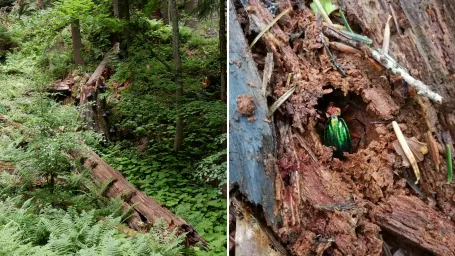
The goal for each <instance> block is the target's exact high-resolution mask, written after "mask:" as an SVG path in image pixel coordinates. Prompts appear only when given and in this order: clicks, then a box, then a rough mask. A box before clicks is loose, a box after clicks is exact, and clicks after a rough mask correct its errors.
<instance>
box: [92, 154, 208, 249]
mask: <svg viewBox="0 0 455 256" xmlns="http://www.w3.org/2000/svg"><path fill="white" fill-rule="evenodd" d="M84 166H85V167H86V168H89V169H91V173H92V175H93V177H94V178H95V180H96V181H97V182H98V183H99V184H105V183H106V182H108V183H109V186H108V188H107V190H106V192H105V195H106V196H107V197H109V198H117V197H121V198H122V199H123V201H124V204H123V208H124V209H123V210H127V209H132V210H133V211H132V216H131V218H129V219H128V220H127V222H128V226H130V227H131V228H132V229H134V230H138V231H146V230H148V228H149V225H150V224H152V223H156V222H157V221H158V220H160V219H164V220H165V221H166V222H167V223H168V224H169V228H170V229H171V230H172V229H174V228H178V230H179V232H180V233H187V239H186V241H187V243H188V244H189V245H194V244H196V243H197V242H201V243H202V244H204V245H205V246H207V243H206V242H205V240H204V239H203V238H202V237H200V236H199V234H198V233H197V232H196V230H194V228H193V227H192V226H191V225H189V224H188V223H186V222H185V220H183V219H182V218H180V217H178V216H175V215H174V214H173V213H172V212H171V211H169V209H167V208H165V207H163V206H161V205H160V204H159V203H158V202H157V201H155V200H154V199H153V198H150V197H148V196H147V195H145V194H144V193H143V192H142V191H140V190H137V189H136V188H135V187H134V186H133V185H132V184H131V183H129V182H128V181H127V180H126V179H125V178H124V177H123V175H122V174H121V173H120V172H118V171H116V170H115V169H113V168H112V167H110V166H109V165H108V164H107V163H106V162H104V161H103V160H102V159H101V158H100V157H99V156H98V155H97V154H96V153H94V152H90V153H89V155H88V158H87V159H86V160H85V161H84Z"/></svg>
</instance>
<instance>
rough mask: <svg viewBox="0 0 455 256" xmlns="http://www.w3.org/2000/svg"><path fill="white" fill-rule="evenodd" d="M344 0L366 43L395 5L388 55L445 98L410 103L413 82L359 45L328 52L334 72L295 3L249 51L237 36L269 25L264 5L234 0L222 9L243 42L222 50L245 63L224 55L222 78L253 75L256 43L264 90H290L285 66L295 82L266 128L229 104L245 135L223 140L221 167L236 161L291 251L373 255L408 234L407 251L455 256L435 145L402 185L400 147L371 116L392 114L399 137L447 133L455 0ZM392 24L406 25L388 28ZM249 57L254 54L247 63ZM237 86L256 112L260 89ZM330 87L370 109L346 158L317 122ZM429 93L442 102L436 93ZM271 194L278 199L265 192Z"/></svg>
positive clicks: (238, 175) (400, 246) (249, 192)
mask: <svg viewBox="0 0 455 256" xmlns="http://www.w3.org/2000/svg"><path fill="white" fill-rule="evenodd" d="M278 2H279V3H280V6H284V8H286V7H287V6H288V1H287V0H280V1H278ZM344 3H345V8H344V10H345V14H346V16H347V18H348V21H349V22H350V23H352V24H353V25H354V26H353V28H355V29H354V30H356V32H358V33H360V34H364V35H367V36H368V37H370V38H371V39H372V40H373V46H375V47H378V46H379V45H380V43H381V42H383V36H384V25H385V24H386V21H387V18H388V15H389V14H390V9H391V8H393V9H394V14H393V15H392V16H393V18H394V20H396V23H398V24H396V26H390V30H391V31H390V48H389V52H390V56H393V57H394V59H396V60H397V62H398V63H400V65H401V66H403V68H404V69H405V70H408V71H409V76H411V75H412V77H413V78H418V79H419V80H420V81H422V83H425V84H428V85H431V86H430V87H429V88H430V89H431V91H434V92H435V93H436V94H438V95H440V96H442V97H443V98H444V101H443V103H442V105H439V104H432V103H431V102H430V101H427V102H426V104H425V107H422V106H421V104H419V103H418V100H417V102H415V100H416V99H418V97H417V98H416V97H415V95H416V91H415V90H413V89H412V88H411V87H407V84H406V83H405V82H403V79H400V78H398V79H397V78H395V76H393V75H392V74H391V73H390V72H388V71H387V70H385V69H375V68H374V66H371V65H370V63H369V62H368V60H367V59H366V58H364V56H359V55H358V54H352V53H347V52H345V51H338V52H336V56H337V61H338V62H339V65H340V66H341V67H343V69H344V70H345V71H346V74H347V77H346V78H342V77H341V75H340V74H339V73H338V72H337V70H336V69H335V67H334V66H333V65H332V63H331V60H330V58H329V56H328V55H327V54H326V52H325V51H321V49H322V48H323V47H324V46H323V45H322V44H321V42H320V40H319V39H318V35H319V33H320V32H321V27H318V24H317V21H316V18H315V16H314V14H313V13H312V12H311V10H309V9H307V8H306V7H305V6H303V5H302V6H299V8H294V9H293V10H292V11H291V12H289V13H288V14H286V15H284V16H283V17H281V19H280V20H279V21H278V22H277V24H275V25H274V26H273V27H271V28H270V30H269V33H266V34H264V36H263V37H262V38H261V40H260V42H259V43H258V44H256V45H255V46H254V47H253V48H252V51H253V52H254V54H253V55H252V54H251V53H250V52H249V51H245V50H244V48H242V47H240V46H242V42H243V41H242V40H244V39H245V37H248V36H249V35H251V34H257V33H259V32H260V31H261V29H260V28H261V27H263V26H264V24H270V21H272V20H273V15H272V14H271V13H270V12H269V10H268V9H267V8H266V7H265V6H264V5H263V4H262V2H261V1H259V0H250V1H248V2H246V1H242V3H241V4H240V3H238V5H237V6H241V5H243V8H238V9H237V11H238V13H237V14H236V13H232V12H234V11H235V10H233V9H231V10H230V16H231V17H230V38H231V41H232V40H234V41H235V42H240V43H237V44H235V45H234V44H231V45H230V53H231V56H236V57H235V59H232V57H231V60H230V61H231V63H237V64H238V63H239V62H241V63H242V68H239V65H231V69H230V70H231V71H230V72H231V73H230V77H231V84H242V82H241V81H242V80H243V81H251V80H252V79H251V75H250V74H253V77H254V74H255V73H257V72H258V71H257V68H258V67H259V69H262V66H263V65H262V64H263V63H264V59H265V58H266V56H265V54H266V53H268V52H272V53H273V60H274V70H273V72H272V77H271V79H270V81H271V82H270V85H271V86H272V89H271V91H270V92H271V95H270V97H272V98H273V100H274V101H276V100H277V99H279V98H280V97H281V96H282V95H283V94H284V93H285V92H286V91H287V90H288V89H289V87H288V86H287V79H286V78H287V74H290V73H292V74H294V75H293V79H292V82H291V84H290V86H296V87H295V88H296V89H295V92H294V93H293V94H292V95H291V96H290V97H289V98H288V99H287V100H286V101H285V103H283V104H282V105H281V106H280V107H279V108H278V109H277V111H275V114H274V117H273V119H272V118H269V119H268V120H273V122H271V124H272V129H271V131H272V135H270V134H269V132H270V130H269V129H270V127H268V126H265V127H263V128H264V129H257V126H248V125H247V124H248V123H247V122H245V123H244V122H243V121H244V120H242V117H239V114H238V113H236V111H235V108H232V107H231V108H230V109H234V111H232V112H231V113H230V116H231V117H233V118H232V119H231V120H230V127H231V133H232V131H234V132H237V135H236V136H239V135H238V134H239V133H242V136H240V138H242V139H243V140H240V139H237V140H236V142H235V143H232V144H230V155H231V156H235V157H234V158H232V159H230V167H232V166H235V167H237V168H235V171H232V169H231V173H230V174H231V175H230V177H231V182H234V183H236V185H237V186H238V187H239V191H240V192H241V193H242V194H243V195H245V198H247V200H249V201H250V202H253V203H255V204H258V205H260V206H261V207H262V210H263V214H264V218H265V221H266V222H267V224H268V225H269V227H270V228H271V229H272V230H273V232H274V234H275V235H276V236H277V237H278V239H279V240H280V242H282V243H283V244H285V245H286V247H287V249H288V250H289V251H290V252H291V253H292V254H293V255H309V254H315V255H381V254H382V253H383V250H384V242H387V243H388V244H389V245H391V246H392V247H391V253H398V252H400V251H406V250H408V249H410V248H409V245H410V244H411V245H412V248H413V249H414V250H415V251H416V252H417V253H416V254H413V255H425V253H428V252H430V253H432V254H435V255H453V254H454V253H455V250H454V248H453V244H455V237H454V234H455V229H454V224H453V222H452V221H450V218H453V217H454V216H455V204H454V202H453V197H454V195H455V191H454V187H453V186H451V185H446V184H445V183H446V176H447V170H446V167H445V163H442V162H441V163H439V161H433V160H432V158H433V159H439V156H438V157H431V156H430V155H429V154H427V155H425V156H423V161H421V162H420V163H419V168H420V170H421V181H420V184H419V186H416V185H415V184H412V183H410V184H407V181H406V177H408V175H406V174H408V173H412V171H411V170H410V168H408V169H406V168H403V167H402V164H401V159H400V157H399V155H398V154H397V153H396V152H394V151H393V147H392V145H393V141H394V140H396V137H395V135H394V134H393V130H392V127H391V126H390V125H389V126H386V125H381V124H377V123H376V124H372V122H371V123H370V122H369V121H379V120H381V121H384V120H397V121H399V122H400V128H401V129H402V131H403V134H404V135H405V136H406V137H408V138H411V137H416V138H417V139H418V140H420V141H422V140H423V138H424V136H426V134H427V132H428V129H430V130H431V132H433V133H434V134H435V135H437V136H438V134H440V133H441V131H444V130H449V131H450V132H451V135H452V136H454V135H455V133H454V132H455V115H454V114H453V113H452V112H453V111H452V110H453V109H454V107H455V97H454V96H455V89H454V88H455V84H454V81H455V79H454V77H453V75H451V74H453V73H454V72H455V62H454V61H453V58H451V57H450V56H454V55H455V46H454V45H453V44H451V42H452V41H455V2H452V1H450V2H448V1H440V0H428V1H427V2H426V3H425V6H423V4H422V2H421V1H418V0H410V1H386V0H378V1H369V0H360V1H357V0H344ZM389 4H390V6H389ZM230 6H231V8H232V6H235V5H234V4H231V5H230ZM239 22H240V23H241V25H242V26H240V25H239ZM358 26H360V28H361V31H359V30H360V29H359V27H358ZM241 27H242V28H243V29H244V30H243V31H242V30H241V29H240V28H241ZM326 28H327V27H324V26H323V27H322V31H323V32H324V34H326V35H328V36H329V37H330V35H329V34H328V33H326V32H327V31H326V30H327V29H326ZM397 29H400V30H401V31H402V32H403V33H397V31H396V30H397ZM302 31H303V32H304V34H305V37H304V38H297V39H295V40H294V41H293V42H292V43H290V40H289V38H290V35H292V34H295V33H298V32H302ZM338 41H340V42H341V43H343V44H345V45H349V46H351V47H354V48H357V49H362V45H361V44H360V43H358V42H356V41H353V40H350V39H349V38H345V39H343V40H338ZM362 50H363V49H362ZM362 52H365V51H362ZM367 53H368V52H367ZM370 54H371V53H370ZM239 55H240V56H242V58H240V57H238V56H239ZM378 59H379V62H381V60H380V58H378ZM239 60H241V61H239ZM237 61H239V62H237ZM253 61H255V62H256V63H258V64H259V65H257V66H255V65H254V64H253V65H252V64H251V62H253ZM383 64H384V63H383ZM243 65H247V67H248V68H244V67H243ZM241 73H243V74H241ZM245 77H248V78H249V79H245ZM255 79H256V78H255ZM257 80H259V81H260V78H257ZM257 80H256V81H257ZM256 81H255V84H260V83H258V82H256ZM410 83H415V82H414V81H410ZM327 86H329V87H330V88H327ZM238 87H240V86H238ZM406 88H408V89H407V91H408V93H407V94H406V95H405V94H404V93H403V91H404V90H403V89H406ZM243 89H244V88H243V87H242V88H240V89H239V88H236V89H234V91H235V93H237V90H243ZM245 90H248V93H245V92H242V93H241V94H249V95H251V96H252V97H253V98H254V99H255V103H256V109H255V113H260V111H261V110H263V108H264V106H263V105H260V104H257V103H258V102H260V103H263V102H264V101H265V99H264V98H263V97H261V95H262V93H261V91H256V89H253V88H247V89H245ZM335 90H341V91H342V92H343V93H344V94H345V95H346V94H354V95H357V96H358V97H359V99H360V101H362V102H360V105H362V104H363V105H362V108H364V110H362V113H361V114H358V115H357V116H356V117H357V118H359V119H362V116H369V117H366V119H367V120H366V123H369V124H367V126H366V129H367V131H368V137H369V138H368V143H366V145H364V146H363V147H360V148H359V149H358V150H357V151H356V152H353V153H352V154H346V159H344V160H339V159H336V158H332V151H331V150H330V149H328V148H327V147H324V146H323V145H322V143H321V142H322V138H321V136H320V133H319V132H318V130H317V128H316V126H317V123H318V121H317V118H318V116H319V115H320V113H319V114H318V113H317V111H316V109H315V108H316V107H317V105H318V104H319V100H320V99H321V98H322V95H325V94H328V93H331V92H333V91H335ZM231 94H232V91H231ZM430 97H431V96H430ZM433 98H434V99H435V102H439V98H438V97H433ZM231 102H232V100H231ZM234 102H235V98H234ZM413 103H415V104H413ZM319 110H320V109H318V111H319ZM230 111H231V110H230ZM354 114H355V113H354ZM258 120H261V117H260V116H259V118H258ZM255 123H258V122H257V121H256V122H255ZM289 127H292V128H289ZM350 128H351V126H350ZM297 133H298V134H299V137H296V134H297ZM268 136H269V137H268ZM291 138H297V139H291ZM251 141H253V142H254V143H253V145H255V147H252V148H248V147H251ZM258 141H259V143H258ZM271 141H273V142H274V143H276V144H273V145H274V147H270V146H269V143H270V142H271ZM301 141H303V142H304V144H301ZM435 143H436V142H434V143H433V145H430V149H431V150H432V151H433V152H432V154H433V155H434V154H441V155H443V151H442V147H441V145H435ZM247 144H249V145H247ZM239 145H240V146H239ZM264 145H265V146H264ZM431 147H432V148H431ZM239 148H240V150H239ZM438 148H441V149H438ZM273 149H276V150H275V151H273ZM271 150H272V151H271ZM308 152H312V154H311V155H310V154H309V153H308ZM264 158H266V160H265V161H264ZM254 159H256V160H257V161H254ZM272 159H273V160H272ZM314 159H317V161H315V160H314ZM261 162H265V165H266V166H265V168H262V166H258V163H261ZM435 162H437V164H438V165H440V169H439V168H436V167H435ZM270 177H271V178H270ZM270 179H272V180H273V182H272V184H270ZM413 194H418V195H419V196H420V197H421V198H418V197H416V196H412V195H413ZM265 195H267V197H266V196H265ZM426 195H428V197H427V196H426ZM270 198H271V199H274V200H275V201H274V202H273V203H270ZM434 198H435V199H434ZM408 215H409V216H408ZM442 227H445V228H442ZM439 230H442V233H439ZM380 235H382V236H383V237H384V240H381V237H380ZM383 241H384V242H383ZM390 241H393V242H394V243H390ZM236 242H238V241H236Z"/></svg>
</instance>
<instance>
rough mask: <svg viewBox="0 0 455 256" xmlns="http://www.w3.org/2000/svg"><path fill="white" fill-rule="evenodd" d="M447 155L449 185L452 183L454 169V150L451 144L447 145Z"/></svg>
mask: <svg viewBox="0 0 455 256" xmlns="http://www.w3.org/2000/svg"><path fill="white" fill-rule="evenodd" d="M446 153H447V184H450V183H451V182H452V176H453V169H452V149H451V148H450V145H449V144H446Z"/></svg>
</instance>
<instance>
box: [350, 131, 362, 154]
mask: <svg viewBox="0 0 455 256" xmlns="http://www.w3.org/2000/svg"><path fill="white" fill-rule="evenodd" d="M349 134H350V135H351V140H353V139H356V140H357V144H356V145H355V150H354V151H357V149H358V148H359V144H360V141H361V140H362V139H361V137H360V135H359V134H357V133H354V132H349ZM354 151H352V153H354Z"/></svg>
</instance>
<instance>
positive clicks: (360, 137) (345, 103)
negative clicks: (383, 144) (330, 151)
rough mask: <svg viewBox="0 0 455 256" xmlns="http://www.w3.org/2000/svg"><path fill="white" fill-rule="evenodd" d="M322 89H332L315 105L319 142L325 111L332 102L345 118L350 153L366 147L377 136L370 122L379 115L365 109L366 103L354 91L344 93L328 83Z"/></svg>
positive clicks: (325, 118) (322, 134) (322, 132)
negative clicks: (349, 136) (317, 116)
mask: <svg viewBox="0 0 455 256" xmlns="http://www.w3.org/2000/svg"><path fill="white" fill-rule="evenodd" d="M323 89H331V90H333V91H332V92H331V93H328V94H325V95H324V96H323V97H321V98H319V99H318V105H317V106H316V109H317V110H318V113H319V116H320V117H321V118H320V119H319V120H318V122H317V123H316V129H317V131H318V133H319V136H320V139H321V142H324V128H325V124H326V121H327V117H326V111H327V108H328V107H329V105H330V104H331V103H333V104H334V106H336V107H338V108H340V110H341V117H342V118H343V119H344V120H345V122H346V124H347V126H348V128H349V131H350V133H351V152H350V153H355V152H357V151H358V150H359V149H362V148H366V147H367V146H368V145H369V144H370V143H371V142H372V141H373V140H375V139H376V138H377V136H378V135H377V133H376V131H375V127H374V126H373V125H370V122H372V121H377V120H379V117H377V116H376V115H375V114H373V113H370V112H369V111H367V104H366V103H365V102H363V100H362V97H360V96H359V95H357V94H356V93H354V92H349V93H348V94H347V95H344V93H343V91H342V90H340V89H334V88H333V87H332V86H330V85H329V86H324V87H323ZM357 120H358V121H357ZM365 132H366V137H365ZM335 157H337V156H336V155H335Z"/></svg>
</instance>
